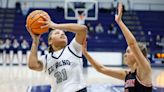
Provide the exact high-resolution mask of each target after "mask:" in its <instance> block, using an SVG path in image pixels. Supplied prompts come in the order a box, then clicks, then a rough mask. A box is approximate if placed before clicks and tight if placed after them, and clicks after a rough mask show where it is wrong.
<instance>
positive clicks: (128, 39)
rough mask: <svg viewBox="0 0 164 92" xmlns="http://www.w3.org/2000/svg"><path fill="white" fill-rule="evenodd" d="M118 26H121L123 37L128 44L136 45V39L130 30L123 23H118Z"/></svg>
mask: <svg viewBox="0 0 164 92" xmlns="http://www.w3.org/2000/svg"><path fill="white" fill-rule="evenodd" d="M117 24H118V25H119V27H120V28H121V30H122V32H123V35H124V37H125V39H126V42H127V44H128V45H129V46H130V45H132V44H134V43H136V39H135V37H134V36H133V34H132V33H131V32H130V30H129V29H128V28H127V27H126V25H125V24H124V23H123V21H122V20H121V21H119V22H117Z"/></svg>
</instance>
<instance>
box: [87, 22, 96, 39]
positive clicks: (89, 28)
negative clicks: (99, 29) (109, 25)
mask: <svg viewBox="0 0 164 92" xmlns="http://www.w3.org/2000/svg"><path fill="white" fill-rule="evenodd" d="M86 26H87V28H88V38H92V37H94V28H93V26H91V24H90V23H87V25H86Z"/></svg>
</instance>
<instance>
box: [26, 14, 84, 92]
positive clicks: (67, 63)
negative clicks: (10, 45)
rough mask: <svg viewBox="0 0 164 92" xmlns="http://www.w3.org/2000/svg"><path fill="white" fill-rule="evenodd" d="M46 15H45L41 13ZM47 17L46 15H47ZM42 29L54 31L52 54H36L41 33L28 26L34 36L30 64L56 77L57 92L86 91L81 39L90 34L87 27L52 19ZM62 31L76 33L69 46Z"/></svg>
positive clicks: (49, 42) (50, 44)
mask: <svg viewBox="0 0 164 92" xmlns="http://www.w3.org/2000/svg"><path fill="white" fill-rule="evenodd" d="M42 17H44V16H42ZM44 18H45V17H44ZM45 20H46V22H44V21H38V22H40V23H43V24H45V25H44V26H42V27H41V28H44V27H47V26H48V27H49V28H52V29H53V30H52V31H51V32H50V33H49V36H48V45H49V53H48V54H47V55H45V56H43V57H42V58H41V59H38V57H37V51H38V44H39V38H40V36H37V35H34V34H33V33H32V32H31V31H30V29H28V28H27V29H28V31H29V33H30V34H31V37H32V39H33V42H32V47H31V52H30V56H29V62H28V66H29V68H30V69H32V70H36V71H44V72H45V73H46V74H47V75H49V76H51V78H53V79H54V83H55V84H57V85H56V87H55V88H56V91H55V92H87V89H86V83H85V80H84V77H83V73H82V69H83V66H82V65H83V62H82V42H83V41H84V38H85V36H86V34H87V27H86V26H84V25H79V24H72V23H70V24H55V23H54V22H52V21H51V20H50V19H47V18H45ZM63 30H67V31H69V32H74V33H75V34H76V35H75V38H74V39H73V40H72V41H71V43H70V44H69V45H67V36H66V35H65V33H64V31H63Z"/></svg>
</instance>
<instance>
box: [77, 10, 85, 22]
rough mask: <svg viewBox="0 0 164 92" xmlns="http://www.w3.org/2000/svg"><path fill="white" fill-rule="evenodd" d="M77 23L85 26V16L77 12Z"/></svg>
mask: <svg viewBox="0 0 164 92" xmlns="http://www.w3.org/2000/svg"><path fill="white" fill-rule="evenodd" d="M77 17H78V18H77V23H78V24H81V25H84V24H85V19H86V15H85V13H84V12H79V14H78V16H77Z"/></svg>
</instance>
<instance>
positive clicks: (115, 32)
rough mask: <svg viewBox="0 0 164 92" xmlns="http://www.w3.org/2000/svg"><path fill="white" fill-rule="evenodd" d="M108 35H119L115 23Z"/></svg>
mask: <svg viewBox="0 0 164 92" xmlns="http://www.w3.org/2000/svg"><path fill="white" fill-rule="evenodd" d="M108 34H113V35H116V34H117V27H116V26H115V25H114V24H113V23H112V24H111V25H110V27H109V30H108Z"/></svg>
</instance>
